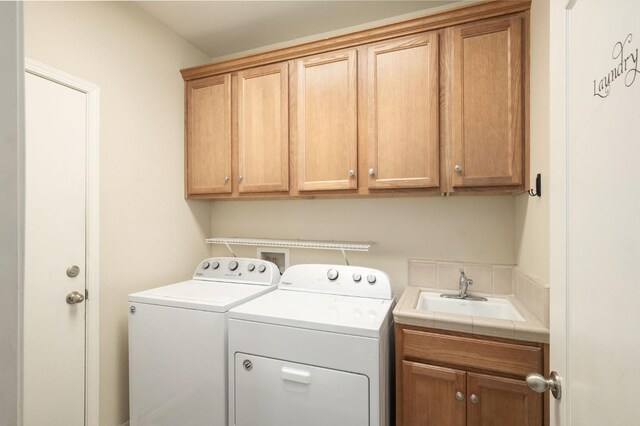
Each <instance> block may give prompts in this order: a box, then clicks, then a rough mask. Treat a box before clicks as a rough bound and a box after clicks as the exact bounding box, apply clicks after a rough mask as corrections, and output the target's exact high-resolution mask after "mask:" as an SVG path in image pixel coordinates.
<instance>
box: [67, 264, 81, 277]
mask: <svg viewBox="0 0 640 426" xmlns="http://www.w3.org/2000/svg"><path fill="white" fill-rule="evenodd" d="M79 273H80V268H78V267H77V266H76V265H71V266H69V267H68V268H67V276H68V277H70V278H75V277H77V276H78V274H79Z"/></svg>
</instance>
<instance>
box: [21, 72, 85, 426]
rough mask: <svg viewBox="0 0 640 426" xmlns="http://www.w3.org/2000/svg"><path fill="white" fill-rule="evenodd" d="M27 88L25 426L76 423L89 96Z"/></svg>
mask: <svg viewBox="0 0 640 426" xmlns="http://www.w3.org/2000/svg"><path fill="white" fill-rule="evenodd" d="M25 91H26V93H25V109H26V116H25V117H26V190H25V276H24V382H23V383H24V425H25V426H40V425H51V426H57V425H60V426H80V425H84V419H85V303H82V302H80V303H73V304H70V303H68V302H67V295H69V294H72V293H73V292H77V295H78V297H77V299H80V298H81V297H83V296H84V294H85V270H86V268H85V212H86V207H85V182H86V177H85V175H86V155H85V154H86V140H87V124H86V123H87V98H86V96H87V95H86V94H85V93H82V92H79V91H76V90H74V89H71V88H68V87H66V86H63V85H61V84H58V83H54V82H52V81H50V80H47V79H44V78H42V77H38V76H35V75H32V74H29V73H27V74H26V78H25ZM73 266H76V267H77V270H78V274H77V276H75V277H74V276H73V275H74V274H73V273H72V272H70V273H69V274H68V273H67V268H72V267H73ZM70 275H71V276H70ZM78 301H79V300H78Z"/></svg>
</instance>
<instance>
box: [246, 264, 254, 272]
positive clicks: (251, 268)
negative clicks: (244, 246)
mask: <svg viewBox="0 0 640 426" xmlns="http://www.w3.org/2000/svg"><path fill="white" fill-rule="evenodd" d="M254 269H256V265H254V264H253V263H250V264H248V265H247V270H248V271H249V272H253V270H254Z"/></svg>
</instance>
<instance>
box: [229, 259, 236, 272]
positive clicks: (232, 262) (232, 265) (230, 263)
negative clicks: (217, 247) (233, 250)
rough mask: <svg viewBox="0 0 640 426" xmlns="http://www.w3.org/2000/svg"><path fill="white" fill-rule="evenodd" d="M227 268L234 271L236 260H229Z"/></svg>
mask: <svg viewBox="0 0 640 426" xmlns="http://www.w3.org/2000/svg"><path fill="white" fill-rule="evenodd" d="M229 269H230V270H231V271H235V270H236V269H238V262H236V261H235V260H232V261H231V262H229Z"/></svg>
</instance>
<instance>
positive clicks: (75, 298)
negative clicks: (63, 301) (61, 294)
mask: <svg viewBox="0 0 640 426" xmlns="http://www.w3.org/2000/svg"><path fill="white" fill-rule="evenodd" d="M83 301H84V295H83V294H82V293H79V292H77V291H72V292H71V293H69V294H67V303H68V304H70V305H75V304H76V303H82V302H83Z"/></svg>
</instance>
